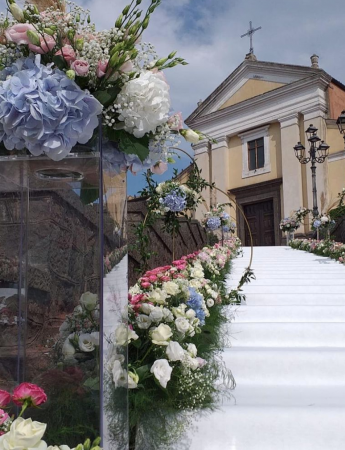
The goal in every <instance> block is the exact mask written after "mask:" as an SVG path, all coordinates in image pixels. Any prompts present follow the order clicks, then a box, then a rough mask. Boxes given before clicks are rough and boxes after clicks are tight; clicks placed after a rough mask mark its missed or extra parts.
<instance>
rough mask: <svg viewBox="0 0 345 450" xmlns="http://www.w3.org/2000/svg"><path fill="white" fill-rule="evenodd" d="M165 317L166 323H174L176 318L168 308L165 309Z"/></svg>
mask: <svg viewBox="0 0 345 450" xmlns="http://www.w3.org/2000/svg"><path fill="white" fill-rule="evenodd" d="M163 317H164V320H165V321H166V322H173V321H174V316H173V314H172V312H171V311H170V310H169V309H168V308H163Z"/></svg>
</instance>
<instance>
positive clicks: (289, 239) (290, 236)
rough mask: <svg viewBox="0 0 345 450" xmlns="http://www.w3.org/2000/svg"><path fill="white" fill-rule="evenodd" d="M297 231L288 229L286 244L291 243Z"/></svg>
mask: <svg viewBox="0 0 345 450" xmlns="http://www.w3.org/2000/svg"><path fill="white" fill-rule="evenodd" d="M294 237H295V232H294V231H287V232H286V245H289V244H290V242H291V241H292V240H293V239H294Z"/></svg>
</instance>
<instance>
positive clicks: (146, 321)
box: [136, 314, 152, 330]
mask: <svg viewBox="0 0 345 450" xmlns="http://www.w3.org/2000/svg"><path fill="white" fill-rule="evenodd" d="M136 321H137V324H138V327H139V328H140V329H141V330H147V329H148V328H150V326H151V323H152V320H151V318H150V317H149V316H147V315H146V314H139V315H138V316H137V318H136Z"/></svg>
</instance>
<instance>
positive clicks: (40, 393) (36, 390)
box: [12, 383, 47, 406]
mask: <svg viewBox="0 0 345 450" xmlns="http://www.w3.org/2000/svg"><path fill="white" fill-rule="evenodd" d="M12 398H13V402H14V403H15V404H16V405H23V404H24V403H25V402H27V403H28V404H29V406H38V405H41V404H42V403H45V402H46V401H47V396H46V394H45V392H44V390H43V389H41V388H40V387H39V386H37V385H36V384H31V383H22V384H20V385H19V386H17V387H16V388H15V389H14V391H13V397H12Z"/></svg>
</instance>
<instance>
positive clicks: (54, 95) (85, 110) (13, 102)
mask: <svg viewBox="0 0 345 450" xmlns="http://www.w3.org/2000/svg"><path fill="white" fill-rule="evenodd" d="M4 78H5V81H3V83H2V84H1V85H0V141H3V142H4V145H5V147H6V148H7V149H8V150H13V149H17V150H21V149H23V148H27V149H28V150H29V151H30V152H31V153H32V154H33V155H35V156H38V155H41V154H42V153H45V154H47V155H48V156H49V157H50V158H51V159H53V160H55V161H59V160H61V159H62V158H64V157H65V156H66V155H67V154H68V153H69V152H70V151H71V149H72V148H73V147H74V146H75V145H76V144H77V143H78V142H79V143H80V144H86V143H87V142H88V141H89V140H90V139H91V137H92V135H93V131H94V129H95V128H96V127H97V126H98V117H97V116H98V115H99V114H100V113H101V112H102V105H101V104H100V103H99V102H98V100H96V99H95V97H93V96H92V95H91V94H90V93H89V92H88V91H83V90H82V89H80V87H79V86H78V85H77V84H76V83H75V82H74V81H72V80H70V79H69V78H67V77H66V75H65V74H64V72H62V71H60V70H58V69H54V70H53V69H52V68H51V65H48V66H44V65H42V64H41V63H40V56H39V55H37V56H36V58H35V60H33V59H32V58H26V59H20V60H17V61H16V63H15V64H13V65H12V66H11V67H9V68H6V69H5V70H3V71H2V72H1V73H0V79H4Z"/></svg>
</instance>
